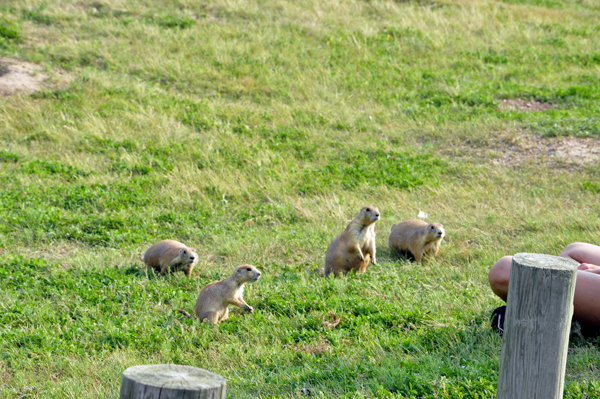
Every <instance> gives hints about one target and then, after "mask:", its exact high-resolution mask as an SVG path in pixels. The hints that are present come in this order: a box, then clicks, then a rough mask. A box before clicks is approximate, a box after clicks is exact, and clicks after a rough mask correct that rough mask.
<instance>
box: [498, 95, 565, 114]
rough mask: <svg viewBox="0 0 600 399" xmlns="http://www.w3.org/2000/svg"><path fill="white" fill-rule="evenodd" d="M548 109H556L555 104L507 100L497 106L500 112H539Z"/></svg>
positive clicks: (515, 99) (514, 99) (518, 99)
mask: <svg viewBox="0 0 600 399" xmlns="http://www.w3.org/2000/svg"><path fill="white" fill-rule="evenodd" d="M550 108H556V104H552V103H542V102H539V101H536V100H523V99H521V98H509V99H505V100H502V101H501V102H500V104H498V109H499V110H500V111H531V112H539V111H545V110H547V109H550Z"/></svg>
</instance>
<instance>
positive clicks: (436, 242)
mask: <svg viewBox="0 0 600 399" xmlns="http://www.w3.org/2000/svg"><path fill="white" fill-rule="evenodd" d="M445 235H446V231H445V230H444V226H442V225H441V224H439V223H427V222H424V221H422V220H419V219H409V220H405V221H404V222H402V223H398V224H393V225H392V228H391V230H390V235H389V237H388V245H389V246H390V249H391V250H392V251H393V250H395V251H398V252H402V251H410V253H411V254H412V255H413V256H414V257H415V261H417V262H420V261H421V259H422V258H423V254H425V253H428V252H433V255H434V256H435V257H436V258H437V256H438V253H439V251H440V244H441V243H442V240H443V239H444V236H445Z"/></svg>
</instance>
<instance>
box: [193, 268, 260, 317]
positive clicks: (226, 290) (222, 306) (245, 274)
mask: <svg viewBox="0 0 600 399" xmlns="http://www.w3.org/2000/svg"><path fill="white" fill-rule="evenodd" d="M260 274H261V273H260V272H259V271H258V269H257V268H256V267H254V266H252V265H242V266H238V267H237V268H236V269H235V271H234V272H233V274H232V275H231V276H229V277H227V278H225V279H223V280H220V281H213V282H212V283H210V284H208V285H206V286H205V287H204V288H202V290H201V291H200V294H199V295H198V299H197V300H196V316H198V318H199V319H200V321H204V320H206V322H207V323H208V324H211V325H213V324H217V323H220V322H222V321H223V320H226V319H227V318H228V317H229V309H228V306H229V305H235V306H239V307H240V308H242V309H244V310H247V311H248V312H250V313H252V312H254V309H253V308H252V306H250V305H248V304H247V303H246V302H244V299H243V298H242V296H243V294H244V284H246V283H251V282H255V281H256V280H258V279H259V278H260Z"/></svg>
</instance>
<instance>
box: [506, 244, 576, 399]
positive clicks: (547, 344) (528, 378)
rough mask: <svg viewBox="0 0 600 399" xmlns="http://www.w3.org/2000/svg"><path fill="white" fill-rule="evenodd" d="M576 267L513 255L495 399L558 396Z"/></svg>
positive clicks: (544, 258) (571, 262)
mask: <svg viewBox="0 0 600 399" xmlns="http://www.w3.org/2000/svg"><path fill="white" fill-rule="evenodd" d="M577 266H578V263H577V262H575V261H574V260H572V259H566V258H561V257H558V256H551V255H540V254H527V253H520V254H516V255H515V256H514V257H513V262H512V267H511V271H510V280H509V281H510V282H509V287H508V299H507V303H506V320H505V323H504V337H503V344H502V356H501V360H500V374H499V378H498V390H497V395H496V398H497V399H534V398H535V399H560V398H562V397H563V389H564V377H565V367H566V362H567V349H568V344H569V331H570V328H571V317H572V315H573V295H574V293H575V278H576V275H577Z"/></svg>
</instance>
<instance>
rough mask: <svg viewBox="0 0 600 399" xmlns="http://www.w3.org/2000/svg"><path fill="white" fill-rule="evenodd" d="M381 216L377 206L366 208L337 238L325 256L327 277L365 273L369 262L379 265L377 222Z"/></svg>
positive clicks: (324, 273)
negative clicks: (351, 272) (376, 242)
mask: <svg viewBox="0 0 600 399" xmlns="http://www.w3.org/2000/svg"><path fill="white" fill-rule="evenodd" d="M380 217H381V214H380V213H379V209H377V207H376V206H366V207H364V208H362V209H361V210H360V212H359V213H358V215H357V216H356V217H355V218H354V219H353V220H352V221H351V222H350V224H348V227H346V229H345V230H344V231H343V232H342V234H340V235H339V236H337V237H336V238H335V239H334V240H333V241H332V242H331V244H329V248H327V253H326V254H325V270H324V272H323V275H324V276H325V277H327V276H329V274H331V273H333V275H334V276H336V277H337V276H338V275H339V274H340V273H342V274H346V273H347V272H349V271H350V270H354V271H356V272H358V273H364V272H365V270H366V268H367V266H368V265H369V261H373V264H374V265H376V264H377V259H376V257H375V252H376V250H375V222H377V221H378V220H379V218H380Z"/></svg>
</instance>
